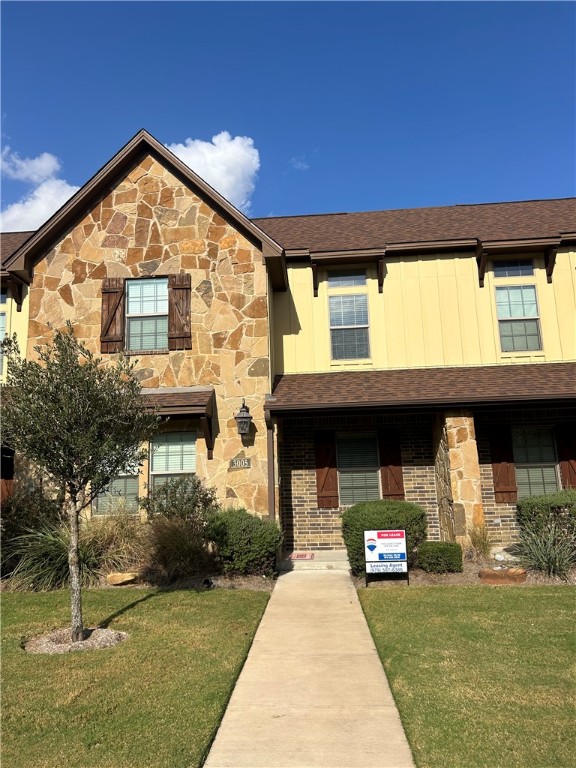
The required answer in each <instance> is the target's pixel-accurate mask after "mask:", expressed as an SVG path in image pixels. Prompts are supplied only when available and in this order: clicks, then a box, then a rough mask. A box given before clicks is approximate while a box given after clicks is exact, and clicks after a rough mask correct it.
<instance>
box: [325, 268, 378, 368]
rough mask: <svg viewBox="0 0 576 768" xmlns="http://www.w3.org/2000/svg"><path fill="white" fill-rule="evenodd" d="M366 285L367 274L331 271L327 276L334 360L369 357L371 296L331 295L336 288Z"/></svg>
mask: <svg viewBox="0 0 576 768" xmlns="http://www.w3.org/2000/svg"><path fill="white" fill-rule="evenodd" d="M365 286H366V273H365V272H364V271H360V272H332V273H331V274H329V276H328V292H329V295H328V304H329V311H330V343H331V347H332V359H333V360H360V359H365V358H368V357H370V344H369V340H368V295H367V294H366V293H364V292H356V291H353V292H347V293H345V294H338V295H332V293H331V292H332V291H333V290H334V289H336V290H341V289H343V288H348V289H350V288H358V287H361V288H363V287H365Z"/></svg>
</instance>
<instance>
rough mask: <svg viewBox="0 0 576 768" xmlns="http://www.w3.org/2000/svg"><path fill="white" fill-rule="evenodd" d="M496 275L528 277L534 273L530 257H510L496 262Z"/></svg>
mask: <svg viewBox="0 0 576 768" xmlns="http://www.w3.org/2000/svg"><path fill="white" fill-rule="evenodd" d="M493 269H494V277H528V276H530V275H533V274H534V264H533V263H532V261H531V260H530V259H510V260H508V261H497V262H494V265H493Z"/></svg>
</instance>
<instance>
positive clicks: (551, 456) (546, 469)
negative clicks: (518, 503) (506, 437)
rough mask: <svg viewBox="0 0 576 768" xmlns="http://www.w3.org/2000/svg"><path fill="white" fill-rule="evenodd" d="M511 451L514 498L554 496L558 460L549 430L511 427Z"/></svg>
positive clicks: (552, 432) (552, 434)
mask: <svg viewBox="0 0 576 768" xmlns="http://www.w3.org/2000/svg"><path fill="white" fill-rule="evenodd" d="M512 450H513V453H514V463H515V465H516V484H517V486H518V498H524V497H526V496H543V495H544V494H547V493H556V491H558V490H559V486H558V469H557V467H558V459H557V455H556V444H555V441H554V430H553V429H552V427H515V428H513V429H512Z"/></svg>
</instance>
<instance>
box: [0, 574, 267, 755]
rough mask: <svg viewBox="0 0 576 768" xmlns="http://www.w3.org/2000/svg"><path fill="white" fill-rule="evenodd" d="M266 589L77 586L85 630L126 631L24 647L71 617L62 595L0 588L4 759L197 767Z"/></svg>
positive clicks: (65, 596) (243, 655) (247, 644)
mask: <svg viewBox="0 0 576 768" xmlns="http://www.w3.org/2000/svg"><path fill="white" fill-rule="evenodd" d="M268 598H269V595H268V594H267V593H265V592H241V591H226V590H214V591H211V592H199V593H196V592H193V591H172V592H170V591H149V590H130V589H122V588H117V589H114V590H95V591H86V592H85V593H84V615H85V625H86V626H95V625H97V624H102V623H103V622H106V623H107V622H109V626H110V628H112V629H117V630H121V631H124V632H128V633H129V635H130V637H129V639H128V640H127V641H125V642H124V643H122V644H120V645H118V646H116V647H115V648H110V649H106V650H96V651H82V652H77V653H69V654H63V655H58V656H47V655H32V654H27V653H25V652H24V651H23V650H22V649H21V647H20V642H21V639H22V638H23V637H32V636H34V635H37V634H41V633H43V632H46V631H48V630H51V629H56V628H59V627H64V626H67V624H68V622H69V607H68V600H69V598H68V592H67V591H58V592H51V593H42V594H38V593H37V594H30V593H27V594H22V593H20V594H16V593H4V594H3V595H2V617H3V621H2V677H3V682H2V722H3V727H2V765H5V766H11V768H32V767H34V768H61V766H67V768H88V766H89V767H90V768H137V767H138V766H146V768H189V767H191V766H199V765H201V763H202V760H203V759H204V758H205V755H206V752H207V750H208V748H209V746H210V743H211V741H212V739H213V737H214V735H215V732H216V729H217V727H218V725H219V723H220V720H221V718H222V715H223V713H224V710H225V708H226V704H227V703H228V699H229V697H230V694H231V692H232V688H233V686H234V683H235V681H236V678H237V676H238V674H239V671H240V669H241V666H242V664H243V662H244V659H245V658H246V654H247V653H248V649H249V647H250V643H251V641H252V638H253V636H254V632H255V631H256V627H257V625H258V622H259V621H260V618H261V616H262V613H263V611H264V608H265V606H266V603H267V601H268Z"/></svg>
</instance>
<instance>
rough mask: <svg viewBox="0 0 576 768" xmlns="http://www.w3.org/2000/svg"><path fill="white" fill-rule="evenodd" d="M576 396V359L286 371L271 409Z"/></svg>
mask: <svg viewBox="0 0 576 768" xmlns="http://www.w3.org/2000/svg"><path fill="white" fill-rule="evenodd" d="M569 399H576V363H540V364H530V365H490V366H482V367H480V366H478V367H476V366H471V367H467V368H450V367H449V368H419V369H407V370H389V371H343V372H339V371H338V372H336V371H334V372H331V373H299V374H284V375H283V376H279V377H278V378H277V379H276V381H275V386H274V391H273V397H272V398H270V399H269V400H268V402H267V405H266V408H267V409H269V410H270V411H272V413H277V412H282V411H294V410H322V409H328V408H366V407H368V408H371V407H412V406H426V405H429V406H435V405H467V404H474V403H476V404H480V403H499V402H512V401H516V402H518V401H538V400H569Z"/></svg>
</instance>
